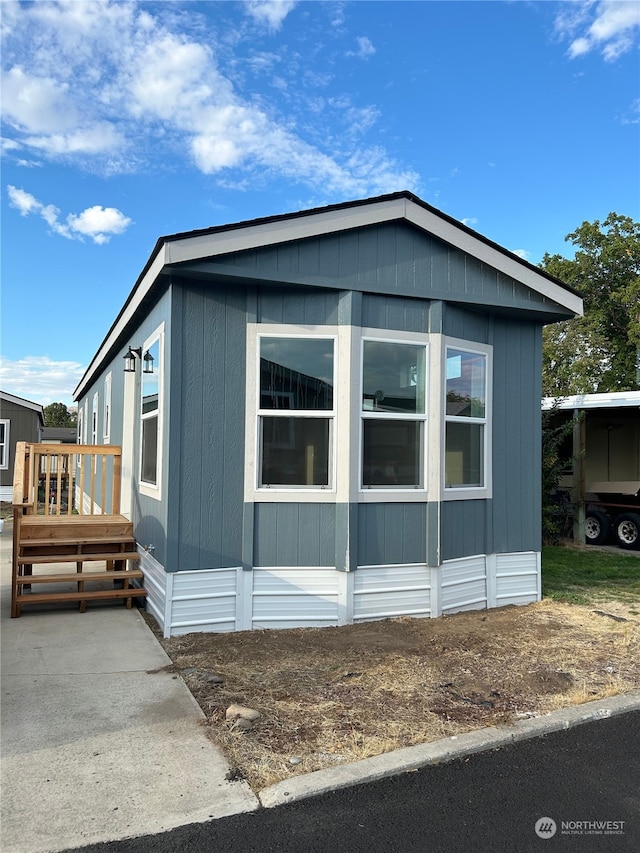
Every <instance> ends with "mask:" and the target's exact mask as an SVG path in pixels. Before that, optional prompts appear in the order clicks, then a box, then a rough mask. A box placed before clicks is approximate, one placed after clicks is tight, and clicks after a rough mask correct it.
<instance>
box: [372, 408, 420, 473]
mask: <svg viewBox="0 0 640 853" xmlns="http://www.w3.org/2000/svg"><path fill="white" fill-rule="evenodd" d="M362 428H363V442H362V448H363V449H362V485H363V486H365V487H366V486H404V487H407V486H410V487H414V488H416V487H418V488H420V487H421V486H422V464H421V459H422V452H421V449H422V423H420V422H416V421H403V420H388V421H386V420H382V419H378V418H375V419H373V418H372V419H365V420H363V422H362Z"/></svg>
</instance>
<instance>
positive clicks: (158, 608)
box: [138, 548, 171, 637]
mask: <svg viewBox="0 0 640 853" xmlns="http://www.w3.org/2000/svg"><path fill="white" fill-rule="evenodd" d="M138 553H139V554H140V563H139V567H140V568H141V569H142V571H143V572H144V588H145V590H146V592H147V598H146V607H147V611H148V612H149V613H151V614H152V616H153V618H154V619H155V620H156V622H157V623H158V625H160V627H161V628H162V629H163V631H164V635H165V637H168V636H170V635H169V633H168V624H166V614H165V609H166V604H167V602H168V601H170V600H171V596H170V595H167V587H168V585H169V584H170V583H171V575H170V574H168V573H167V572H165V570H164V568H163V566H162V565H161V564H160V563H159V562H158V561H157V560H154V558H153V557H152V556H151V554H149V552H148V551H145V550H144V549H142V548H138Z"/></svg>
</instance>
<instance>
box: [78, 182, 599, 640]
mask: <svg viewBox="0 0 640 853" xmlns="http://www.w3.org/2000/svg"><path fill="white" fill-rule="evenodd" d="M581 310H582V302H581V299H580V298H579V296H578V295H577V294H576V293H575V292H574V291H572V290H571V289H570V288H568V287H567V286H565V285H563V284H562V283H561V282H560V281H558V280H556V279H554V278H552V277H551V276H549V275H547V274H546V273H544V272H543V271H542V270H540V269H538V268H537V267H534V266H532V265H531V264H529V263H527V262H526V261H523V260H522V259H520V258H519V257H517V256H515V255H513V254H512V253H510V252H509V251H507V250H505V249H503V248H501V247H500V246H498V245H496V244H495V243H492V242H491V241H489V240H487V239H485V238H484V237H482V236H481V235H479V234H478V233H476V232H474V231H472V230H471V229H469V228H467V227H466V226H464V225H462V224H461V223H460V222H458V221H456V220H454V219H452V218H450V217H449V216H446V215H445V214H443V213H441V212H440V211H438V210H436V209H434V208H433V207H431V206H430V205H428V204H426V203H425V202H423V201H421V200H420V199H419V198H417V197H416V196H414V195H412V194H411V193H408V192H400V193H394V194H391V195H386V196H381V197H378V198H372V199H366V200H363V201H356V202H349V203H345V204H339V205H331V206H329V207H323V208H318V209H313V210H306V211H301V212H298V213H293V214H287V215H282V216H273V217H269V218H264V219H256V220H252V221H248V222H240V223H236V224H232V225H227V226H221V227H214V228H207V229H204V230H201V231H191V232H188V233H182V234H174V235H171V236H168V237H162V238H160V239H159V240H158V242H157V244H156V246H155V248H154V250H153V253H152V255H151V257H150V258H149V260H148V261H147V264H146V266H145V267H144V269H143V271H142V273H141V275H140V277H139V278H138V280H137V282H136V283H135V286H134V288H133V290H132V291H131V294H130V295H129V297H128V299H127V301H126V303H125V304H124V306H123V307H122V310H121V311H120V313H119V315H118V317H117V318H116V320H115V322H114V323H113V325H112V327H111V329H110V330H109V332H108V334H107V336H106V337H105V339H104V341H103V342H102V344H101V345H100V347H99V349H98V351H97V353H96V355H95V356H94V358H93V360H92V362H91V364H90V366H89V368H88V369H87V372H86V373H85V375H84V377H83V379H82V381H81V382H80V384H79V385H78V387H77V389H76V392H75V397H76V399H77V401H78V406H79V429H80V435H79V439H80V441H81V442H85V443H103V442H106V443H113V444H119V445H122V453H123V486H122V512H123V514H125V515H127V516H128V517H129V518H130V519H131V520H132V521H133V522H134V528H135V534H136V539H137V541H138V547H139V549H140V551H141V554H142V560H141V567H142V569H143V570H144V573H145V588H146V589H147V592H148V598H147V607H148V609H149V610H150V611H151V612H152V613H153V615H154V616H155V618H156V619H157V621H158V622H159V624H160V625H161V626H162V628H163V630H164V633H165V635H167V636H169V635H176V634H184V633H188V632H191V631H234V630H245V629H251V628H276V627H278V628H280V627H295V626H325V625H339V624H348V623H351V622H358V621H364V620H370V619H377V618H385V617H391V616H400V615H411V616H438V615H440V614H443V613H452V612H455V611H458V610H464V609H471V608H485V607H495V606H500V605H505V604H524V603H528V602H532V601H536V600H537V599H538V598H539V597H540V502H541V501H540V397H541V350H542V327H543V325H544V324H546V323H550V322H554V321H558V320H564V319H567V318H570V317H573V316H575V315H576V314H579V313H581ZM123 365H124V366H125V368H126V369H125V370H123Z"/></svg>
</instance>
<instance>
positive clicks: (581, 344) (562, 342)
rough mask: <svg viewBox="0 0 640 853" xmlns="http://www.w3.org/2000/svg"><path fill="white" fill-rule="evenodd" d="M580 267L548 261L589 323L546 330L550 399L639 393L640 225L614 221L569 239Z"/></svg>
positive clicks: (614, 217)
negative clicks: (575, 296)
mask: <svg viewBox="0 0 640 853" xmlns="http://www.w3.org/2000/svg"><path fill="white" fill-rule="evenodd" d="M566 239H567V240H570V241H571V242H572V243H573V245H574V246H577V247H578V249H577V251H576V253H575V257H574V258H573V259H568V258H564V257H562V256H561V255H549V254H546V255H545V256H544V258H543V260H542V263H541V266H542V268H543V269H544V270H545V271H546V272H548V273H550V274H551V275H554V276H556V277H557V278H559V279H560V280H561V281H563V282H564V283H565V284H568V285H570V286H571V287H573V288H575V289H576V290H577V291H578V292H579V293H580V294H581V296H582V297H583V300H584V316H583V317H577V318H575V319H573V320H566V321H564V322H562V323H554V324H552V325H550V326H547V327H546V328H545V330H544V339H543V380H542V381H543V393H544V394H545V396H553V397H560V396H565V395H569V394H582V393H595V392H606V391H630V390H635V389H637V388H638V387H639V385H638V370H639V368H640V223H637V222H634V221H633V220H632V219H631V218H629V217H628V216H620V215H618V214H617V213H610V214H609V216H607V218H606V219H605V220H604V222H602V223H600V222H599V221H598V220H597V219H596V220H594V222H583V223H582V225H581V226H580V227H579V228H578V229H576V231H574V232H573V233H572V234H568V235H567V238H566Z"/></svg>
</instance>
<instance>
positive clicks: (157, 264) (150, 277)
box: [73, 243, 167, 400]
mask: <svg viewBox="0 0 640 853" xmlns="http://www.w3.org/2000/svg"><path fill="white" fill-rule="evenodd" d="M166 251H167V244H166V243H165V244H164V245H163V246H162V247H161V248H160V250H159V251H158V254H157V255H156V256H155V258H154V259H153V261H152V263H151V265H150V267H149V269H148V270H147V272H146V273H145V274H144V276H143V278H142V281H140V282H139V284H138V285H137V286H136V287H135V288H134V290H133V292H132V294H131V300H130V302H129V304H128V305H127V306H126V308H125V309H124V311H123V312H122V316H121V317H120V318H119V319H118V321H117V323H116V324H115V325H114V326H113V328H112V329H111V331H110V332H109V334H108V335H107V337H106V338H105V340H104V342H103V344H102V346H101V347H100V349H99V350H98V352H97V353H96V354H95V355H94V357H93V358H92V360H91V364H90V365H89V367H88V368H87V370H86V372H85V374H84V376H83V377H82V379H81V380H80V382H79V383H78V386H77V388H76V389H75V391H74V392H73V398H74V400H77V399H78V397H80V396H81V395H82V394H83V393H84V391H85V389H86V386H87V385H88V384H89V383H90V382H91V379H92V378H93V374H94V371H95V369H96V367H97V366H98V365H100V364H101V363H102V360H103V358H106V356H107V353H108V352H109V350H110V349H111V347H112V346H113V344H114V343H115V341H116V340H117V339H118V337H119V335H120V334H122V331H123V330H124V328H125V327H126V325H127V323H128V322H129V321H130V320H131V319H132V317H133V316H134V314H135V313H136V311H137V310H138V308H139V307H140V304H141V303H142V300H143V299H144V298H145V296H146V295H147V293H148V292H149V290H150V289H151V287H152V286H153V284H154V283H155V281H156V279H157V278H158V276H159V275H160V273H161V272H162V270H163V268H164V267H165V266H166V263H167V261H166Z"/></svg>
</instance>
